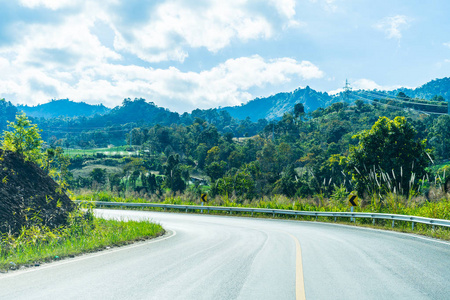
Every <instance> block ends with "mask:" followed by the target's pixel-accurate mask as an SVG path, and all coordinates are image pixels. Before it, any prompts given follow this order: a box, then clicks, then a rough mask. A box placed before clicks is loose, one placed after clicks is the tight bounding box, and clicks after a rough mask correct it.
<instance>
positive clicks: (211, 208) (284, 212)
mask: <svg viewBox="0 0 450 300" xmlns="http://www.w3.org/2000/svg"><path fill="white" fill-rule="evenodd" d="M75 202H76V203H93V204H95V205H96V206H121V207H153V208H164V210H166V209H168V208H169V209H179V210H185V211H186V212H188V210H193V211H196V210H197V211H201V212H202V213H203V211H204V210H206V211H207V212H209V211H223V212H228V213H229V214H232V213H233V212H246V213H251V215H252V216H253V214H254V213H262V214H272V216H273V217H275V215H292V216H295V217H296V218H297V217H298V216H309V217H316V219H317V217H334V220H335V221H336V218H351V219H352V220H355V218H365V219H372V220H373V221H372V222H373V224H375V220H376V219H383V220H392V227H394V226H395V221H406V222H411V227H412V230H414V223H421V224H427V225H432V226H433V228H434V226H435V225H437V226H443V227H449V228H450V220H443V219H431V218H424V217H416V216H408V215H395V214H382V213H361V212H325V211H300V210H287V209H271V208H249V207H225V206H201V205H177V204H159V203H125V202H106V201H80V200H76V201H75Z"/></svg>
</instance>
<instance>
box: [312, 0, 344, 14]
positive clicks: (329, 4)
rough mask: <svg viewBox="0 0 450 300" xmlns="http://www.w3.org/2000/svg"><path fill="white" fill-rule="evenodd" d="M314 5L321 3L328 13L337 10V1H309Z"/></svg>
mask: <svg viewBox="0 0 450 300" xmlns="http://www.w3.org/2000/svg"><path fill="white" fill-rule="evenodd" d="M309 1H310V2H312V3H319V4H320V6H322V8H323V9H324V10H326V11H329V12H335V11H336V10H337V8H338V7H337V5H336V4H335V2H336V0H309Z"/></svg>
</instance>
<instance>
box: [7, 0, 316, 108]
mask: <svg viewBox="0 0 450 300" xmlns="http://www.w3.org/2000/svg"><path fill="white" fill-rule="evenodd" d="M116 2H117V3H119V4H120V2H118V1H116V0H108V1H102V3H101V4H99V3H98V2H97V1H90V0H86V1H81V0H80V1H78V0H76V1H70V2H69V1H65V0H63V1H59V2H58V1H50V0H30V1H22V2H21V4H22V5H24V6H26V7H28V8H42V7H45V8H48V9H52V10H57V9H63V8H66V7H69V6H70V7H72V8H76V9H71V10H68V11H66V12H65V15H64V18H61V19H59V20H58V21H57V24H55V23H54V22H50V21H49V22H48V23H47V22H45V21H44V22H36V23H27V22H25V21H21V22H19V23H20V24H19V26H14V28H15V30H16V32H14V36H17V37H20V38H17V39H15V40H12V41H11V43H9V44H3V45H1V46H0V69H1V70H2V72H0V98H2V97H6V98H7V99H8V100H11V101H13V102H15V103H26V104H31V105H34V104H38V103H42V102H46V101H48V100H49V99H52V98H55V99H58V98H70V99H72V100H76V101H86V102H89V103H104V104H105V105H107V106H111V107H112V106H115V105H118V104H120V103H121V102H122V99H123V98H127V97H130V98H133V97H143V98H146V99H148V100H150V101H154V102H155V103H157V104H158V105H160V106H164V107H168V108H170V109H173V110H177V111H189V110H192V109H194V108H197V107H200V108H209V107H217V106H226V105H237V104H240V103H242V102H245V101H247V100H250V99H252V98H254V95H253V94H252V93H257V92H258V89H265V88H267V87H269V88H270V87H271V86H277V85H283V84H286V83H289V82H294V83H295V86H298V85H299V84H298V83H297V82H299V81H301V80H309V79H314V78H322V77H323V76H324V74H323V72H322V71H321V70H320V69H319V68H318V67H317V66H315V65H314V64H312V63H311V62H309V61H296V60H295V59H292V58H274V59H264V58H262V57H261V56H258V55H254V56H248V57H238V58H233V59H228V60H225V61H222V63H216V66H215V67H210V68H207V69H204V70H203V71H197V72H190V71H181V68H175V67H167V66H166V67H164V68H162V67H161V68H156V67H152V66H151V65H149V64H148V63H142V62H141V61H138V62H137V63H138V64H139V65H136V64H135V63H136V62H135V61H136V56H137V57H139V58H141V59H142V60H144V61H147V62H161V61H179V62H182V61H183V60H184V59H186V57H188V55H189V52H190V51H191V50H192V49H193V48H201V47H203V48H205V49H207V50H208V51H210V52H212V53H217V52H219V51H221V49H223V48H225V47H227V46H229V45H230V44H231V43H233V42H235V41H238V42H240V43H245V42H247V41H249V40H253V39H269V38H271V37H272V36H274V35H275V33H276V31H277V30H282V29H283V28H284V27H285V26H301V22H299V21H297V20H295V15H296V11H295V9H296V3H295V1H293V0H283V1H274V0H271V1H270V2H268V3H267V2H266V3H263V4H261V5H262V6H263V7H264V9H258V10H254V9H252V8H251V5H254V3H253V4H252V3H249V1H247V0H230V1H219V0H211V1H206V2H195V3H194V4H195V5H192V1H190V0H167V1H163V2H158V3H156V4H152V6H151V7H148V8H147V10H146V11H145V12H144V14H143V15H140V19H139V20H136V23H134V22H130V21H121V20H120V19H124V18H125V17H126V16H125V13H122V12H121V11H120V9H119V8H117V7H116V6H115V5H119V4H117V3H116ZM139 5H141V4H139ZM259 7H260V5H258V8H259ZM274 12H275V14H277V16H278V19H277V18H270V17H269V15H273V14H274ZM53 13H54V12H52V14H53ZM134 13H136V11H134V12H131V13H130V16H131V17H134V15H133V14H134ZM136 18H137V16H136ZM275 19H276V20H275ZM98 24H101V26H100V27H101V29H99V30H100V31H96V29H98V28H97V27H98ZM16 25H17V24H16ZM103 32H108V34H110V37H105V36H104V35H103V34H102V33H103ZM130 54H133V55H130ZM134 55H135V56H134ZM208 63H209V64H212V60H211V61H209V62H208Z"/></svg>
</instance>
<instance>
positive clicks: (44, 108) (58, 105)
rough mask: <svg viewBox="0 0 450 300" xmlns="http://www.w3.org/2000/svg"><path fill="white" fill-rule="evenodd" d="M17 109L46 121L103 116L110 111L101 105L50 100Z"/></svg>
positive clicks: (67, 100) (66, 100)
mask: <svg viewBox="0 0 450 300" xmlns="http://www.w3.org/2000/svg"><path fill="white" fill-rule="evenodd" d="M17 108H18V110H21V111H23V112H24V113H25V114H26V115H27V116H31V117H36V118H46V119H48V118H57V117H70V118H73V117H81V116H84V117H90V116H94V115H96V114H98V115H104V114H106V113H108V112H109V111H110V110H111V109H110V108H108V107H106V106H104V105H103V104H100V105H91V104H87V103H84V102H74V101H71V100H69V99H61V100H52V101H50V102H48V103H45V104H39V105H37V106H27V105H19V106H17Z"/></svg>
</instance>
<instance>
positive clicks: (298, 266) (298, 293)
mask: <svg viewBox="0 0 450 300" xmlns="http://www.w3.org/2000/svg"><path fill="white" fill-rule="evenodd" d="M288 234H289V235H290V236H291V237H292V238H293V239H294V241H295V249H296V255H295V299H296V300H306V295H305V281H304V278H303V263H302V248H301V247H300V243H299V241H298V239H297V238H296V237H295V236H293V235H292V234H290V233H288Z"/></svg>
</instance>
